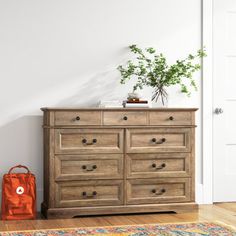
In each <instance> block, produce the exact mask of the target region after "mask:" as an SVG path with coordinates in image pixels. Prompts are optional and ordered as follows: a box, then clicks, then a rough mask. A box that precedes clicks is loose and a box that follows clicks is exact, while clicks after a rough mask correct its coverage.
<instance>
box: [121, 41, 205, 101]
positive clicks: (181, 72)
mask: <svg viewBox="0 0 236 236" xmlns="http://www.w3.org/2000/svg"><path fill="white" fill-rule="evenodd" d="M129 48H130V50H131V52H132V53H134V54H135V55H136V60H135V61H134V62H133V61H131V60H129V61H128V62H127V63H126V65H119V66H118V67H117V69H118V70H119V71H120V73H121V77H122V78H121V80H120V83H121V84H125V83H126V82H127V81H128V80H130V79H131V78H132V77H135V78H136V79H137V81H136V83H135V85H134V86H133V91H136V90H137V89H143V87H144V86H150V87H153V88H155V92H154V98H153V99H155V98H156V99H157V98H158V97H157V96H167V93H166V92H165V90H164V88H165V87H169V86H172V85H180V88H181V92H182V93H185V94H187V95H188V96H190V94H191V92H190V89H189V88H188V87H187V85H186V84H185V83H184V82H183V80H184V79H188V80H189V82H190V86H191V87H193V88H194V89H195V90H197V86H196V83H195V81H194V79H193V74H194V73H195V72H196V71H198V70H200V69H201V65H200V64H199V63H194V61H196V59H199V58H203V57H205V56H206V51H205V48H204V49H203V50H202V49H200V50H198V51H197V53H196V54H189V55H188V56H187V57H186V58H185V59H183V60H177V61H176V62H175V63H174V64H172V65H168V64H167V59H166V57H165V56H164V55H163V54H162V53H160V54H157V53H156V50H155V49H154V48H152V47H149V48H146V49H145V50H142V49H140V48H138V47H137V45H131V46H129ZM163 90H164V91H163ZM161 93H163V94H161Z"/></svg>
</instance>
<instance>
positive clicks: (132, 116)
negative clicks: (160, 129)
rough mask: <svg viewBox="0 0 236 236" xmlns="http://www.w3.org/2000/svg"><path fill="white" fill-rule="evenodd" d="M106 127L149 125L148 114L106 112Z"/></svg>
mask: <svg viewBox="0 0 236 236" xmlns="http://www.w3.org/2000/svg"><path fill="white" fill-rule="evenodd" d="M103 124H104V125H147V124H148V120H147V113H146V112H144V111H104V112H103Z"/></svg>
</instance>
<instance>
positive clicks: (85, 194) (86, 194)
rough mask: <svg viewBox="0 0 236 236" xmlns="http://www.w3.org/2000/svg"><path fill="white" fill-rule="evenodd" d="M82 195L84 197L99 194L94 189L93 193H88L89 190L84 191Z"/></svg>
mask: <svg viewBox="0 0 236 236" xmlns="http://www.w3.org/2000/svg"><path fill="white" fill-rule="evenodd" d="M82 195H83V196H84V197H94V196H96V195H97V192H96V191H93V192H92V193H91V194H88V193H87V192H82Z"/></svg>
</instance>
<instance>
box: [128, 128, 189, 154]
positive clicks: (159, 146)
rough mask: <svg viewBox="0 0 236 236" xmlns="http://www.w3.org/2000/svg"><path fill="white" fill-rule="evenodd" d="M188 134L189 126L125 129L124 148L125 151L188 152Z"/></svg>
mask: <svg viewBox="0 0 236 236" xmlns="http://www.w3.org/2000/svg"><path fill="white" fill-rule="evenodd" d="M190 136H191V129H189V128H175V127H171V128H170V127H168V128H156V129H149V128H145V129H144V128H143V129H127V132H126V147H127V149H126V150H127V153H158V152H190V151H191V145H190V138H191V137H190ZM153 139H155V140H156V141H155V142H153ZM163 139H164V140H165V141H163V142H162V140H163Z"/></svg>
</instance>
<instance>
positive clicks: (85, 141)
mask: <svg viewBox="0 0 236 236" xmlns="http://www.w3.org/2000/svg"><path fill="white" fill-rule="evenodd" d="M96 142H97V139H95V138H94V139H93V140H92V142H91V143H88V142H87V139H85V138H84V139H82V143H83V144H86V145H93V144H95V143H96Z"/></svg>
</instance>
